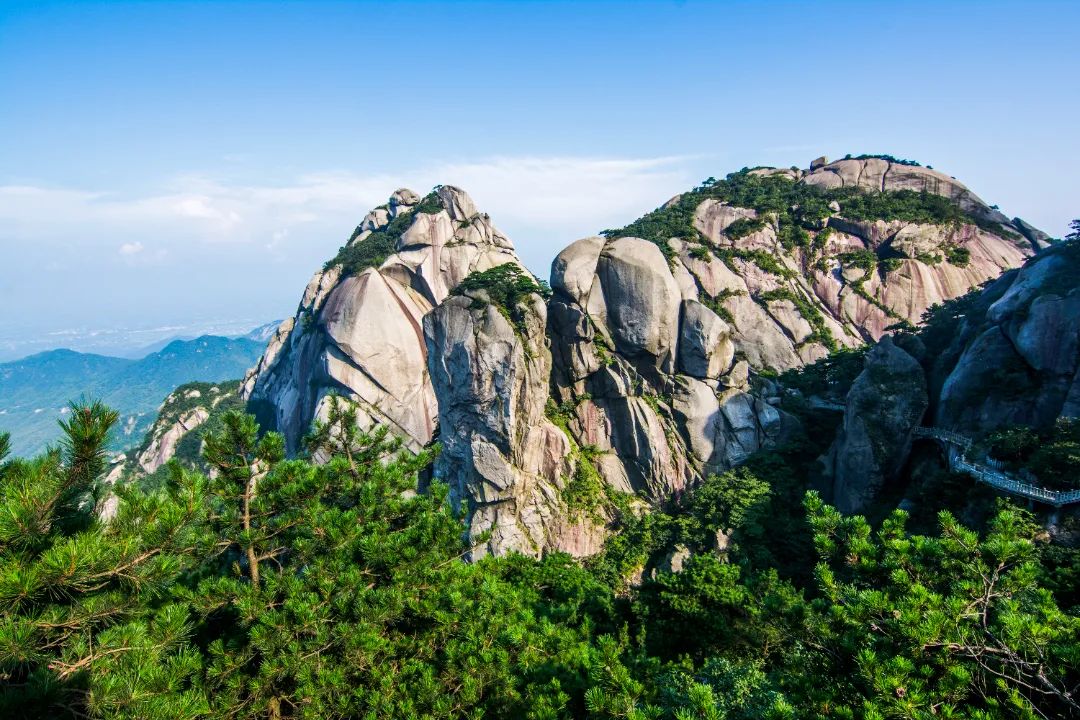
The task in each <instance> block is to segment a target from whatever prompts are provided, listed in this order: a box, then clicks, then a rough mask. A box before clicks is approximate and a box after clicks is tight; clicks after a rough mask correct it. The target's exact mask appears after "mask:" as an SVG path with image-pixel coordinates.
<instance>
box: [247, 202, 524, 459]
mask: <svg viewBox="0 0 1080 720" xmlns="http://www.w3.org/2000/svg"><path fill="white" fill-rule="evenodd" d="M421 202H422V201H421V199H420V198H419V197H418V196H417V194H416V193H414V192H412V191H411V190H406V189H401V190H398V191H396V192H395V193H394V194H393V196H392V197H391V198H390V202H389V203H388V205H387V208H386V212H382V213H380V212H378V210H379V208H377V209H376V211H373V213H371V214H369V215H368V217H367V218H365V221H364V223H362V224H361V226H360V227H359V228H358V229H357V233H356V234H355V235H354V237H353V238H352V239H351V240H350V241H349V243H348V244H347V246H346V247H345V248H343V250H342V252H341V253H340V254H339V258H338V259H339V260H341V261H342V263H345V264H339V263H331V264H329V265H328V267H327V268H326V269H325V270H321V271H319V272H317V273H316V274H315V276H314V277H313V278H312V280H311V282H310V283H309V284H308V287H307V289H306V290H305V292H304V297H303V298H302V300H301V302H300V306H299V307H298V308H297V312H296V316H295V317H293V318H290V319H289V320H286V321H285V322H284V323H283V324H282V326H281V328H279V330H278V332H277V334H276V335H275V337H274V338H273V339H272V340H271V342H270V345H269V347H268V348H267V351H266V353H265V354H264V356H263V358H262V360H260V362H259V364H258V365H257V367H256V369H255V371H254V372H253V373H251V374H250V375H249V377H248V378H246V379H245V382H244V386H243V397H244V399H246V400H247V401H248V403H249V407H250V408H251V409H252V410H253V411H254V412H255V414H256V416H257V417H258V418H259V420H260V422H261V424H262V425H263V427H267V428H270V429H276V430H278V431H280V432H282V433H283V434H284V435H285V438H286V443H287V446H288V447H289V449H290V450H292V451H295V450H296V449H297V447H298V445H299V441H300V439H301V438H302V437H303V435H304V434H305V433H306V432H307V430H308V428H309V426H310V424H311V421H312V420H313V419H314V418H316V417H319V416H320V414H321V413H323V412H325V408H326V402H327V400H326V398H327V396H328V395H329V394H330V393H339V394H341V395H343V396H345V397H347V398H348V399H349V400H351V401H352V402H353V404H354V405H355V406H356V407H357V409H358V411H359V415H360V418H361V422H362V423H363V425H364V426H374V425H376V424H384V425H388V426H389V427H391V428H392V429H393V430H394V431H395V432H397V433H398V434H399V435H401V436H402V437H403V438H404V439H405V441H406V444H407V446H409V447H411V448H413V449H419V448H421V447H423V446H424V445H426V444H427V443H429V442H430V441H431V440H432V437H433V434H434V431H435V423H436V419H437V416H438V404H437V402H436V398H435V394H434V390H433V388H432V386H431V381H430V379H429V378H428V375H427V347H426V345H425V341H424V334H423V319H424V316H425V315H426V314H427V313H429V312H430V311H431V310H432V309H433V308H434V307H435V306H436V305H438V304H439V303H440V302H442V301H443V300H445V299H446V297H447V296H448V295H449V293H450V291H451V290H452V289H453V288H454V287H456V286H457V284H458V283H460V282H461V281H462V280H463V279H465V277H467V276H468V275H469V274H470V273H472V272H475V271H477V270H486V269H488V268H491V267H494V266H496V265H500V264H502V263H505V262H510V261H513V260H515V259H516V255H515V254H514V251H513V245H512V244H511V243H510V241H509V240H508V239H507V238H506V237H505V236H504V235H502V233H500V232H499V231H498V230H497V229H496V228H495V227H494V226H493V225H492V224H491V220H490V218H489V217H488V216H487V215H483V214H481V213H478V212H477V210H476V208H475V205H474V204H473V201H472V200H471V199H470V198H469V196H468V195H467V194H466V193H465V192H464V191H462V190H460V189H459V188H455V187H452V186H442V187H440V188H439V189H438V191H437V193H434V194H433V195H432V196H430V199H429V200H427V202H425V204H424V205H421ZM417 207H422V208H423V210H422V211H419V212H415V211H414V208H417ZM376 241H381V242H384V243H392V245H393V247H394V248H395V249H396V252H393V253H391V254H390V255H389V256H388V257H386V258H385V259H384V260H381V261H379V262H369V263H367V267H357V266H355V265H353V266H350V265H349V264H348V262H349V257H350V254H349V252H348V251H349V250H350V249H355V250H356V251H359V250H361V249H363V248H364V247H365V243H367V244H368V246H370V245H371V244H372V243H374V242H376ZM375 259H376V260H378V258H377V256H376V258H375Z"/></svg>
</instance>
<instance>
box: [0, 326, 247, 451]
mask: <svg viewBox="0 0 1080 720" xmlns="http://www.w3.org/2000/svg"><path fill="white" fill-rule="evenodd" d="M259 330H260V329H256V330H255V331H253V336H254V335H255V334H257V333H258V332H259ZM264 346H265V340H257V339H253V338H252V337H239V338H226V337H217V336H213V335H205V336H202V337H198V338H195V339H192V340H174V341H172V342H170V343H169V344H168V345H166V346H165V347H163V348H162V349H160V350H158V351H156V352H152V353H150V354H148V355H146V356H145V357H142V358H140V359H128V358H119V357H110V356H107V355H95V354H91V353H80V352H75V351H72V350H64V349H61V350H49V351H47V352H42V353H38V354H36V355H31V356H30V357H27V358H23V359H22V360H17V361H14V362H9V363H0V432H10V433H11V439H12V446H13V450H14V453H15V454H16V455H22V456H27V455H33V454H34V453H36V452H38V451H40V450H42V449H43V448H44V447H45V446H46V445H47V444H48V443H50V442H52V441H54V440H56V439H57V437H58V436H59V429H58V427H57V420H59V419H61V418H62V417H63V416H64V414H65V413H66V411H67V410H66V409H67V404H68V402H69V401H71V400H78V399H79V398H83V397H89V398H95V399H100V400H103V401H104V402H105V403H107V404H108V405H109V406H111V407H113V408H115V409H116V410H118V411H119V412H120V413H121V419H120V426H119V428H118V430H117V432H116V433H115V436H114V438H113V442H112V444H111V447H112V448H113V449H116V450H124V449H128V448H130V447H132V446H134V445H137V444H138V443H139V441H140V440H141V439H142V437H143V434H144V433H145V432H146V430H147V429H148V428H149V427H150V425H151V424H152V423H153V421H154V418H155V417H156V415H157V408H158V406H159V405H160V404H161V402H162V400H163V399H164V398H165V397H166V396H167V395H168V394H169V393H170V392H172V390H173V389H174V388H176V387H177V386H178V385H181V384H183V383H187V382H193V381H204V382H218V381H221V380H226V379H229V378H238V377H243V375H244V373H245V372H246V371H247V369H248V368H249V367H251V366H252V365H254V364H255V362H256V361H257V360H258V359H259V355H260V354H261V353H262V351H263V348H264Z"/></svg>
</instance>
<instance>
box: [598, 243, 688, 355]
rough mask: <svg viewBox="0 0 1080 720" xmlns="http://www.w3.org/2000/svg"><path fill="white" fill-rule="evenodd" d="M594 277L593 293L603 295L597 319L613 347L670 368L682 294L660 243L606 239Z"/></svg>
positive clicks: (676, 343) (676, 339)
mask: <svg viewBox="0 0 1080 720" xmlns="http://www.w3.org/2000/svg"><path fill="white" fill-rule="evenodd" d="M596 277H597V279H598V280H599V287H598V288H594V290H593V293H595V292H597V290H599V292H600V293H602V295H601V297H602V298H603V305H602V306H600V305H597V306H596V307H599V308H600V310H599V312H598V313H597V315H598V318H597V319H598V320H599V321H600V323H601V325H602V327H605V328H607V329H608V330H609V331H610V333H611V337H612V340H613V341H614V343H615V347H616V349H617V350H618V351H619V352H620V353H623V354H624V355H626V356H627V357H631V358H635V359H637V358H644V359H647V361H648V362H649V363H650V364H652V365H654V366H655V367H656V368H658V369H659V370H660V371H661V372H665V373H669V372H671V371H672V369H673V366H674V361H675V351H676V347H677V345H678V333H679V306H680V303H681V300H682V294H681V293H680V292H679V286H678V285H677V284H676V283H675V278H674V277H672V275H671V270H670V269H669V268H668V264H667V261H666V259H665V258H664V255H663V253H661V252H660V249H659V248H658V247H657V246H656V245H654V244H652V243H651V242H648V241H645V240H640V239H638V238H620V239H618V240H614V241H611V242H609V243H608V244H607V245H606V246H605V248H604V250H603V252H601V254H600V259H599V260H598V261H597V264H596ZM590 301H591V297H590ZM590 307H593V306H592V304H591V302H590Z"/></svg>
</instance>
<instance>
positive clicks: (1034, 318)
mask: <svg viewBox="0 0 1080 720" xmlns="http://www.w3.org/2000/svg"><path fill="white" fill-rule="evenodd" d="M935 374H936V375H937V376H938V384H939V385H940V387H941V390H940V394H939V397H938V401H937V403H936V411H935V424H937V425H940V426H942V427H945V428H949V429H952V430H956V431H958V432H961V433H965V434H967V435H969V436H971V437H981V436H983V435H985V434H986V433H989V432H992V431H994V430H996V429H999V428H1001V427H1006V426H1009V425H1030V426H1036V427H1046V426H1048V425H1050V424H1052V423H1053V422H1054V421H1055V420H1056V419H1057V418H1059V417H1080V248H1078V246H1077V245H1076V243H1068V244H1063V245H1058V246H1054V247H1052V248H1050V249H1048V250H1045V251H1043V252H1042V253H1040V254H1039V255H1038V256H1036V257H1035V258H1032V259H1031V260H1029V261H1028V262H1027V264H1025V265H1024V267H1023V268H1021V269H1020V270H1018V271H1015V272H1012V273H1009V274H1007V275H1005V276H1003V277H1002V278H1001V279H1000V280H998V281H997V282H996V283H994V284H993V285H991V286H990V287H988V288H987V289H986V290H985V291H984V292H983V293H982V294H981V296H980V297H979V298H978V299H977V301H976V302H975V303H974V304H973V306H972V308H971V309H970V310H968V311H967V312H966V313H965V319H964V321H963V323H962V324H961V327H960V330H959V332H958V334H957V337H956V339H955V341H954V342H953V344H952V347H950V348H949V350H948V351H947V352H946V353H945V354H944V356H943V357H942V358H941V359H940V360H939V362H938V364H937V366H936V368H935Z"/></svg>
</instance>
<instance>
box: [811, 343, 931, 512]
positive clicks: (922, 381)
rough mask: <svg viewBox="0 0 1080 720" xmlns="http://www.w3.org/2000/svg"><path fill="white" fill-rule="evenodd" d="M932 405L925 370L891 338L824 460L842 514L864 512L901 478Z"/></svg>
mask: <svg viewBox="0 0 1080 720" xmlns="http://www.w3.org/2000/svg"><path fill="white" fill-rule="evenodd" d="M928 404H929V397H928V395H927V387H926V377H925V375H924V373H923V369H922V366H921V365H919V363H918V361H917V360H915V358H913V357H912V356H911V355H909V354H908V353H906V352H904V351H903V350H901V349H900V348H899V347H897V346H896V345H895V344H893V342H892V338H890V337H889V336H888V335H886V336H885V337H883V338H882V339H881V341H880V342H878V344H877V345H875V346H874V348H873V349H872V350H871V351H870V352H869V353H868V354H867V356H866V366H865V369H864V370H863V371H862V373H861V374H860V375H859V376H858V377H857V378H856V379H855V382H854V383H853V384H852V386H851V390H850V391H849V392H848V395H847V401H846V406H845V410H844V421H843V425H842V427H841V428H840V431H839V432H838V434H837V438H836V441H835V442H834V443H833V445H832V447H831V448H829V452H828V454H827V455H826V456H825V457H824V458H823V459H822V462H823V464H824V466H825V473H824V475H825V478H826V482H827V485H828V487H827V488H826V489H827V490H828V491H829V493H828V494H829V496H830V499H831V502H832V503H833V504H834V505H835V506H836V507H837V509H839V510H840V511H841V512H844V513H857V512H863V511H865V509H866V508H867V506H868V505H869V504H870V503H871V502H872V501H873V500H875V499H876V498H877V497H878V495H879V494H880V492H881V491H882V488H883V487H884V486H885V485H886V484H887V483H888V482H889V481H891V480H893V479H894V478H896V477H897V475H898V474H899V472H900V471H901V470H902V469H903V464H904V462H905V460H906V459H907V456H908V452H909V451H910V449H911V441H912V437H913V433H914V431H915V428H916V427H918V425H919V423H920V421H921V420H922V417H923V414H924V413H925V412H926V408H927V405H928Z"/></svg>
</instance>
